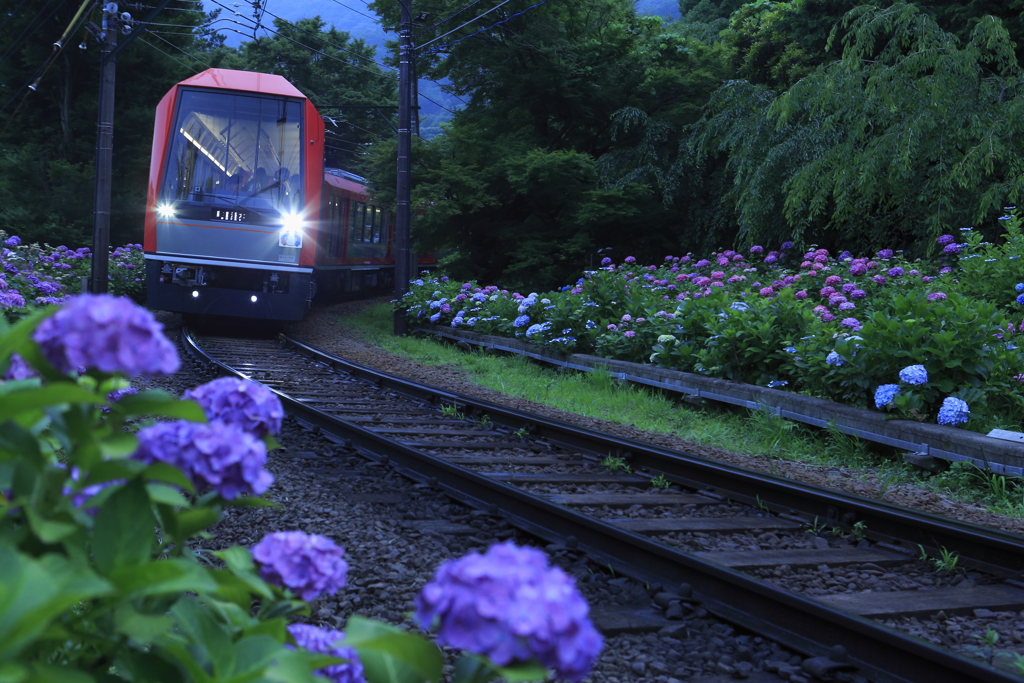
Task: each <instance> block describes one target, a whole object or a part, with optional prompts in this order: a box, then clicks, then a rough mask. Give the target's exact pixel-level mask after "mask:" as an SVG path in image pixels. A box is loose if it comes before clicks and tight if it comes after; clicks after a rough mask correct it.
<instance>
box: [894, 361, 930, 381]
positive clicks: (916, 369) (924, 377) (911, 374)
mask: <svg viewBox="0 0 1024 683" xmlns="http://www.w3.org/2000/svg"><path fill="white" fill-rule="evenodd" d="M900 381H901V382H904V383H906V384H926V383H927V382H928V371H927V370H925V368H924V366H923V365H908V366H907V367H905V368H903V369H902V370H900Z"/></svg>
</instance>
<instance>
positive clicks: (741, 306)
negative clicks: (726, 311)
mask: <svg viewBox="0 0 1024 683" xmlns="http://www.w3.org/2000/svg"><path fill="white" fill-rule="evenodd" d="M729 308H731V309H732V310H734V311H745V310H747V309H748V308H750V305H749V304H745V303H743V302H742V301H733V302H732V303H731V304H729Z"/></svg>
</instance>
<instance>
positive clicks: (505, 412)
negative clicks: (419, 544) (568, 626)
mask: <svg viewBox="0 0 1024 683" xmlns="http://www.w3.org/2000/svg"><path fill="white" fill-rule="evenodd" d="M184 339H185V343H186V346H187V348H189V350H190V352H192V353H193V354H194V355H195V356H196V357H197V358H198V359H199V360H201V361H202V362H204V363H206V364H208V365H211V366H214V367H216V368H217V369H218V370H219V371H220V372H222V373H225V374H234V375H237V376H241V377H247V378H249V379H252V380H254V381H257V382H260V383H262V384H264V385H266V386H268V387H269V388H271V389H273V390H274V391H275V392H277V393H278V395H279V396H280V398H281V400H282V402H283V403H284V405H285V408H286V410H287V411H288V412H289V413H290V414H292V415H293V416H294V417H295V418H297V419H298V420H300V421H302V422H304V423H305V424H307V425H308V426H309V427H311V428H312V429H314V430H316V431H320V432H322V433H324V434H325V435H327V436H328V437H329V438H333V439H336V440H338V441H342V442H345V443H346V444H348V445H351V446H353V447H355V448H357V449H358V450H359V451H360V452H361V453H362V454H364V455H365V456H366V457H368V458H371V459H374V460H376V461H378V462H382V463H385V464H388V465H390V466H392V467H394V468H395V469H396V470H398V471H399V472H401V473H402V474H404V475H406V476H408V477H410V478H412V479H415V480H418V481H420V482H423V483H428V484H430V485H432V486H436V487H439V488H441V489H443V490H444V492H445V493H446V494H448V495H449V496H450V497H452V498H454V499H456V500H459V501H461V502H463V503H466V504H468V505H471V506H473V507H476V508H478V509H481V510H484V511H486V512H488V513H490V514H493V515H500V516H502V517H504V518H505V519H506V520H507V521H508V522H510V523H511V524H514V525H515V526H517V527H520V528H521V529H523V530H525V531H527V532H529V533H532V534H534V535H536V536H538V537H541V538H543V539H546V540H547V541H549V542H551V543H556V544H562V545H564V546H566V547H570V548H578V549H580V550H582V551H584V552H586V553H587V554H588V555H589V556H590V557H591V558H592V559H593V560H594V561H596V562H598V563H600V564H602V565H607V566H610V567H612V568H613V569H614V570H615V571H618V572H620V573H623V574H626V575H629V576H632V577H633V578H635V579H638V580H640V581H644V582H646V583H649V584H652V585H661V586H665V587H675V589H672V588H668V589H666V590H664V592H663V593H661V594H660V595H657V596H655V602H659V603H664V604H663V605H662V606H663V607H666V606H667V607H669V609H676V610H680V609H684V608H686V607H687V606H691V605H694V604H696V603H700V605H701V606H703V607H704V608H706V609H707V610H708V611H709V612H711V613H713V614H716V615H717V616H719V617H721V618H724V619H726V620H728V621H731V622H733V623H736V624H739V625H741V626H743V627H744V628H746V629H749V630H750V631H753V632H755V633H758V634H760V635H763V636H765V637H768V638H771V639H774V640H776V641H778V642H780V643H782V644H784V645H786V646H788V647H790V648H793V649H794V650H797V651H799V652H803V653H805V654H807V655H809V656H810V657H812V659H810V660H808V661H807V662H805V664H804V669H805V670H806V671H807V674H809V675H812V676H814V677H815V678H817V679H819V680H831V677H832V675H833V674H835V673H836V672H839V671H856V672H857V673H858V674H859V675H861V676H865V677H867V678H869V679H870V680H872V681H879V682H893V683H896V682H900V683H904V682H906V683H910V682H914V683H919V682H927V683H945V682H949V683H966V682H969V681H986V682H992V683H995V682H1009V681H1018V682H1019V681H1020V680H1021V679H1020V678H1017V677H1014V676H1013V675H1012V674H1010V673H1008V672H1007V671H1006V670H1003V669H995V668H993V667H991V666H989V665H987V664H985V663H983V662H981V661H978V660H973V659H967V658H965V657H962V656H959V655H957V654H955V653H954V652H952V651H950V650H946V649H940V648H937V647H935V646H933V645H931V644H929V643H928V642H926V641H925V640H922V639H918V638H915V637H912V636H909V635H907V634H905V633H903V632H901V631H898V630H895V629H892V628H887V627H886V626H884V625H883V624H882V623H881V621H882V620H886V619H895V618H901V617H919V616H920V617H923V616H930V615H935V614H938V613H944V614H946V615H953V614H964V613H968V614H970V613H973V614H992V615H993V617H995V615H996V613H998V612H1005V611H1007V610H1012V611H1019V610H1021V609H1024V583H1018V582H1017V579H1018V578H1019V577H1021V572H1024V540H1022V539H1020V538H1019V537H1017V536H1013V535H1010V534H1005V533H1001V532H998V531H993V530H990V529H985V528H982V527H977V526H972V525H969V524H964V523H959V522H955V521H951V520H948V519H943V518H939V517H936V516H932V515H927V514H924V513H917V512H914V511H910V510H906V509H903V508H897V507H895V506H892V505H888V504H885V503H881V502H876V501H870V500H867V499H863V498H858V497H855V496H850V495H846V494H842V493H836V492H834V491H830V490H827V489H823V488H819V487H815V486H810V485H806V484H801V483H797V482H793V481H790V480H788V479H784V478H781V477H773V476H770V475H765V474H764V473H761V472H753V471H750V470H744V469H742V468H737V467H733V466H730V465H725V464H722V463H717V462H713V461H708V460H704V459H701V458H699V457H697V456H694V455H691V454H688V453H685V452H679V451H670V450H666V449H660V448H657V447H653V446H650V445H648V444H643V443H640V442H635V441H631V440H627V439H622V438H619V437H614V436H611V435H607V434H601V433H599V432H595V431H592V430H587V429H583V428H579V427H576V426H573V425H569V424H566V423H562V422H559V421H556V420H550V419H546V418H542V417H539V416H537V415H533V414H529V413H523V412H519V411H515V410H512V409H509V408H506V407H504V406H500V405H496V404H493V403H489V402H486V401H482V400H479V399H475V398H472V397H468V396H464V395H459V394H454V393H450V392H446V391H442V390H439V389H435V388H431V387H428V386H423V385H419V384H416V383H414V382H410V381H407V380H404V379H400V378H397V377H393V376H390V375H386V374H383V373H380V372H378V371H375V370H372V369H370V368H367V367H365V366H361V365H358V364H354V363H350V362H348V361H345V360H343V359H340V358H336V357H332V356H329V355H327V354H325V353H323V352H320V351H318V350H316V349H314V348H311V347H308V346H306V345H304V344H302V343H300V342H298V341H295V340H293V339H289V338H287V337H281V338H280V339H278V340H254V339H234V338H224V337H212V336H211V337H207V336H197V335H196V334H194V333H193V332H191V331H189V330H186V331H185V335H184ZM602 463H603V464H602ZM609 465H611V467H609ZM612 469H616V470H618V471H612ZM652 479H657V480H658V482H659V483H662V484H668V485H670V486H669V488H667V489H662V488H659V487H657V486H654V485H652ZM825 530H831V533H826V532H825ZM751 539H754V542H753V543H752V542H751ZM762 541H763V542H762ZM851 541H852V542H851ZM922 553H927V554H928V555H929V556H930V557H932V558H942V557H946V558H951V557H956V558H957V566H958V567H963V568H968V569H970V570H972V572H974V574H972V576H973V577H974V578H973V580H970V581H959V582H954V581H948V582H946V584H945V585H942V584H941V583H940V587H938V588H934V587H932V588H931V589H929V590H901V591H879V592H872V591H870V590H868V591H862V592H848V591H847V592H837V591H833V592H827V593H825V594H823V595H809V594H807V593H805V592H804V593H802V592H800V589H799V588H796V589H793V590H786V589H784V588H782V587H780V586H778V585H774V584H773V576H775V575H776V574H775V571H776V570H777V569H778V568H780V567H785V568H786V569H787V570H790V569H793V568H801V569H802V568H807V570H808V571H818V572H820V573H823V574H824V575H826V576H829V575H830V572H834V571H835V570H836V568H840V569H841V568H843V567H853V568H860V569H861V570H863V571H868V572H870V574H862V575H861V576H871V575H878V574H882V573H883V572H886V571H888V572H890V573H896V574H898V573H899V572H900V571H902V568H905V567H908V566H911V565H913V564H914V563H915V562H919V561H920V560H919V556H920V555H921V554H922ZM776 583H777V582H776ZM835 583H836V581H835V580H834V579H833V580H832V581H831V584H835ZM954 583H956V585H954ZM852 588H853V584H851V590H852Z"/></svg>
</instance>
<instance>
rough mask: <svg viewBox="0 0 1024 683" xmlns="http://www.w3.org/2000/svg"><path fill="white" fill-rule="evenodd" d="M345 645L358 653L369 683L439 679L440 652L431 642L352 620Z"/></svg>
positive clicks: (359, 619)
mask: <svg viewBox="0 0 1024 683" xmlns="http://www.w3.org/2000/svg"><path fill="white" fill-rule="evenodd" d="M345 645H348V646H350V647H352V648H354V649H355V650H356V652H358V653H359V659H360V661H362V663H363V667H364V669H365V670H366V678H367V680H369V681H370V683H385V682H386V681H387V682H390V683H423V681H424V680H428V681H437V680H438V679H440V677H441V665H442V660H441V651H440V650H438V649H437V646H436V645H435V644H434V643H432V642H431V641H429V640H427V639H425V638H423V637H421V636H418V635H415V634H412V633H407V632H406V631H403V630H401V629H399V628H396V627H394V626H390V625H388V624H383V623H381V622H379V621H372V620H370V619H365V618H363V617H359V616H353V617H351V618H350V619H349V620H348V623H347V624H346V626H345Z"/></svg>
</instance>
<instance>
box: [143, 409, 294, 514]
mask: <svg viewBox="0 0 1024 683" xmlns="http://www.w3.org/2000/svg"><path fill="white" fill-rule="evenodd" d="M138 439H139V447H138V450H136V451H135V453H134V454H133V455H132V458H133V459H135V460H141V461H142V462H144V463H147V464H153V463H156V462H163V463H167V464H168V465H173V466H174V467H177V468H178V469H180V470H181V471H183V472H184V473H185V474H186V475H187V476H188V478H189V479H191V480H192V483H193V484H195V487H196V489H197V490H198V491H200V492H202V491H206V490H208V489H213V490H215V491H217V492H218V493H219V494H220V495H221V496H223V497H224V498H226V499H228V500H231V499H233V498H237V497H238V496H239V495H241V494H247V495H259V494H261V493H265V492H266V491H267V489H269V488H270V485H271V484H272V483H274V477H273V475H271V474H270V472H268V471H267V470H266V469H265V465H266V462H267V447H266V446H265V445H264V444H263V442H262V441H260V440H259V439H257V438H256V437H255V436H253V435H252V434H250V433H249V432H246V431H243V430H242V429H241V428H240V427H238V426H236V425H233V424H228V423H226V422H221V421H216V422H210V423H208V424H204V423H201V422H185V421H179V422H158V423H156V424H155V425H152V426H150V427H146V428H144V429H142V430H140V431H139V433H138Z"/></svg>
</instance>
